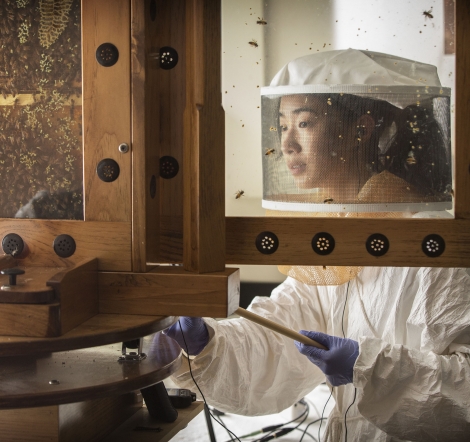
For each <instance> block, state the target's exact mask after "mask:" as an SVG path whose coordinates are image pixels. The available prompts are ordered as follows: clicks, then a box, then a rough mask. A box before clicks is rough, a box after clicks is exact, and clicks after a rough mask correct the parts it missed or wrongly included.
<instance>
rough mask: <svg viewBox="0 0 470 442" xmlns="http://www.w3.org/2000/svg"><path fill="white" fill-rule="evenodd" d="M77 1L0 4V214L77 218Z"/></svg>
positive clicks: (29, 0) (79, 98)
mask: <svg viewBox="0 0 470 442" xmlns="http://www.w3.org/2000/svg"><path fill="white" fill-rule="evenodd" d="M80 10H81V2H80V0H16V1H13V0H10V1H2V2H0V39H1V42H0V91H1V95H0V180H1V182H2V185H1V188H0V217H2V218H13V217H17V218H42V219H83V198H82V194H83V148H82V92H81V83H82V79H81V13H80Z"/></svg>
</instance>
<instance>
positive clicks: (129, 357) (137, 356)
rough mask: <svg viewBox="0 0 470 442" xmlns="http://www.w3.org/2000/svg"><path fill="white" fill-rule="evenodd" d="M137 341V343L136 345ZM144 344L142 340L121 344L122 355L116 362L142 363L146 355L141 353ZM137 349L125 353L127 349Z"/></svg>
mask: <svg viewBox="0 0 470 442" xmlns="http://www.w3.org/2000/svg"><path fill="white" fill-rule="evenodd" d="M137 341H138V343H137ZM143 343H144V339H143V338H140V339H134V340H133V341H127V342H123V343H122V353H121V356H119V358H118V362H125V361H136V362H139V361H142V360H144V359H145V358H146V357H147V355H146V354H145V353H143V352H142V346H143ZM128 348H130V349H138V350H137V351H130V352H127V349H128Z"/></svg>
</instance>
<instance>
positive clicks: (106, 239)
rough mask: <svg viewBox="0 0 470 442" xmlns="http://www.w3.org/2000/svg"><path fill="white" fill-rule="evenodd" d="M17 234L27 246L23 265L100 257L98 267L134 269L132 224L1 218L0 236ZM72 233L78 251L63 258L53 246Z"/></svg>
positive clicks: (63, 263)
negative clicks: (64, 235) (57, 239)
mask: <svg viewBox="0 0 470 442" xmlns="http://www.w3.org/2000/svg"><path fill="white" fill-rule="evenodd" d="M8 233H16V234H17V235H19V236H20V237H21V238H22V239H23V241H24V243H25V248H24V251H23V253H22V254H21V256H20V257H19V258H21V259H18V261H17V263H18V265H21V266H28V267H31V266H39V267H40V266H44V267H45V266H49V267H72V266H74V265H75V264H77V263H79V262H81V261H83V260H84V259H89V258H98V269H99V270H110V271H111V270H112V271H131V269H132V267H131V223H113V222H109V223H104V222H83V221H59V220H57V221H55V220H32V219H8V220H7V219H2V220H0V238H3V237H4V236H5V235H7V234H8ZM62 234H67V235H70V236H71V237H72V238H73V239H74V241H75V244H76V247H77V248H76V250H75V253H74V254H73V255H72V256H71V257H69V258H61V257H59V256H58V255H57V254H56V253H55V252H54V248H53V242H54V239H55V238H56V237H57V236H59V235H62Z"/></svg>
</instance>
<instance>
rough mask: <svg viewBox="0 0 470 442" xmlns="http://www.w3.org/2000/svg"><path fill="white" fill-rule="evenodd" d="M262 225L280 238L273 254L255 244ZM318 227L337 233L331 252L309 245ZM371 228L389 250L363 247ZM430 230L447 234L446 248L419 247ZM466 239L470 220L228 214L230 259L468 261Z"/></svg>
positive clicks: (307, 262) (357, 262) (411, 263)
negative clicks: (438, 251) (432, 253)
mask: <svg viewBox="0 0 470 442" xmlns="http://www.w3.org/2000/svg"><path fill="white" fill-rule="evenodd" d="M265 231H269V232H273V233H274V234H275V235H276V236H277V237H278V239H279V248H278V249H277V251H276V252H275V253H273V254H271V255H263V254H262V253H260V252H259V251H258V250H257V248H256V245H255V242H256V237H257V236H258V234H260V233H261V232H265ZM320 232H327V233H330V234H331V235H332V236H333V237H334V239H335V243H336V245H335V248H334V250H333V252H332V253H331V254H329V255H323V256H322V255H318V254H316V253H315V252H314V251H313V249H312V246H311V242H312V238H313V236H314V235H315V234H316V233H320ZM374 233H381V234H383V235H385V236H386V237H387V238H388V240H389V242H390V248H389V250H388V252H387V253H386V254H385V255H383V256H380V257H376V256H372V255H370V254H369V253H368V252H367V249H366V240H367V238H368V237H369V236H370V235H372V234H374ZM430 234H439V235H441V236H442V238H443V239H444V240H445V251H444V253H443V254H442V255H441V256H439V257H432V258H431V257H428V256H427V255H425V254H424V253H423V251H422V248H421V247H422V242H423V239H424V238H425V237H426V236H427V235H430ZM469 244H470V220H457V219H447V220H438V219H390V218H389V219H376V220H374V219H357V218H356V219H353V218H349V219H348V218H275V217H274V218H273V217H265V218H239V217H228V218H227V243H226V246H227V263H228V264H274V265H287V264H291V265H307V266H308V265H317V266H318V265H319V266H331V265H341V266H396V267H403V266H411V267H421V266H423V267H470V247H468V245H469Z"/></svg>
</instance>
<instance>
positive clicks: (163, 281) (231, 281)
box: [99, 266, 240, 318]
mask: <svg viewBox="0 0 470 442" xmlns="http://www.w3.org/2000/svg"><path fill="white" fill-rule="evenodd" d="M99 287H100V313H121V314H125V313H127V314H135V315H143V314H151V315H178V316H206V317H214V318H224V317H227V316H229V315H230V314H232V313H233V311H234V310H235V309H236V308H237V307H238V305H239V297H240V273H239V270H238V269H233V268H227V269H225V270H224V271H223V272H214V273H205V274H194V273H192V272H187V271H185V270H184V269H183V268H182V267H167V266H162V267H158V268H156V269H154V270H152V271H150V272H147V273H144V274H138V273H127V274H126V273H107V272H102V273H100V274H99Z"/></svg>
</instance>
